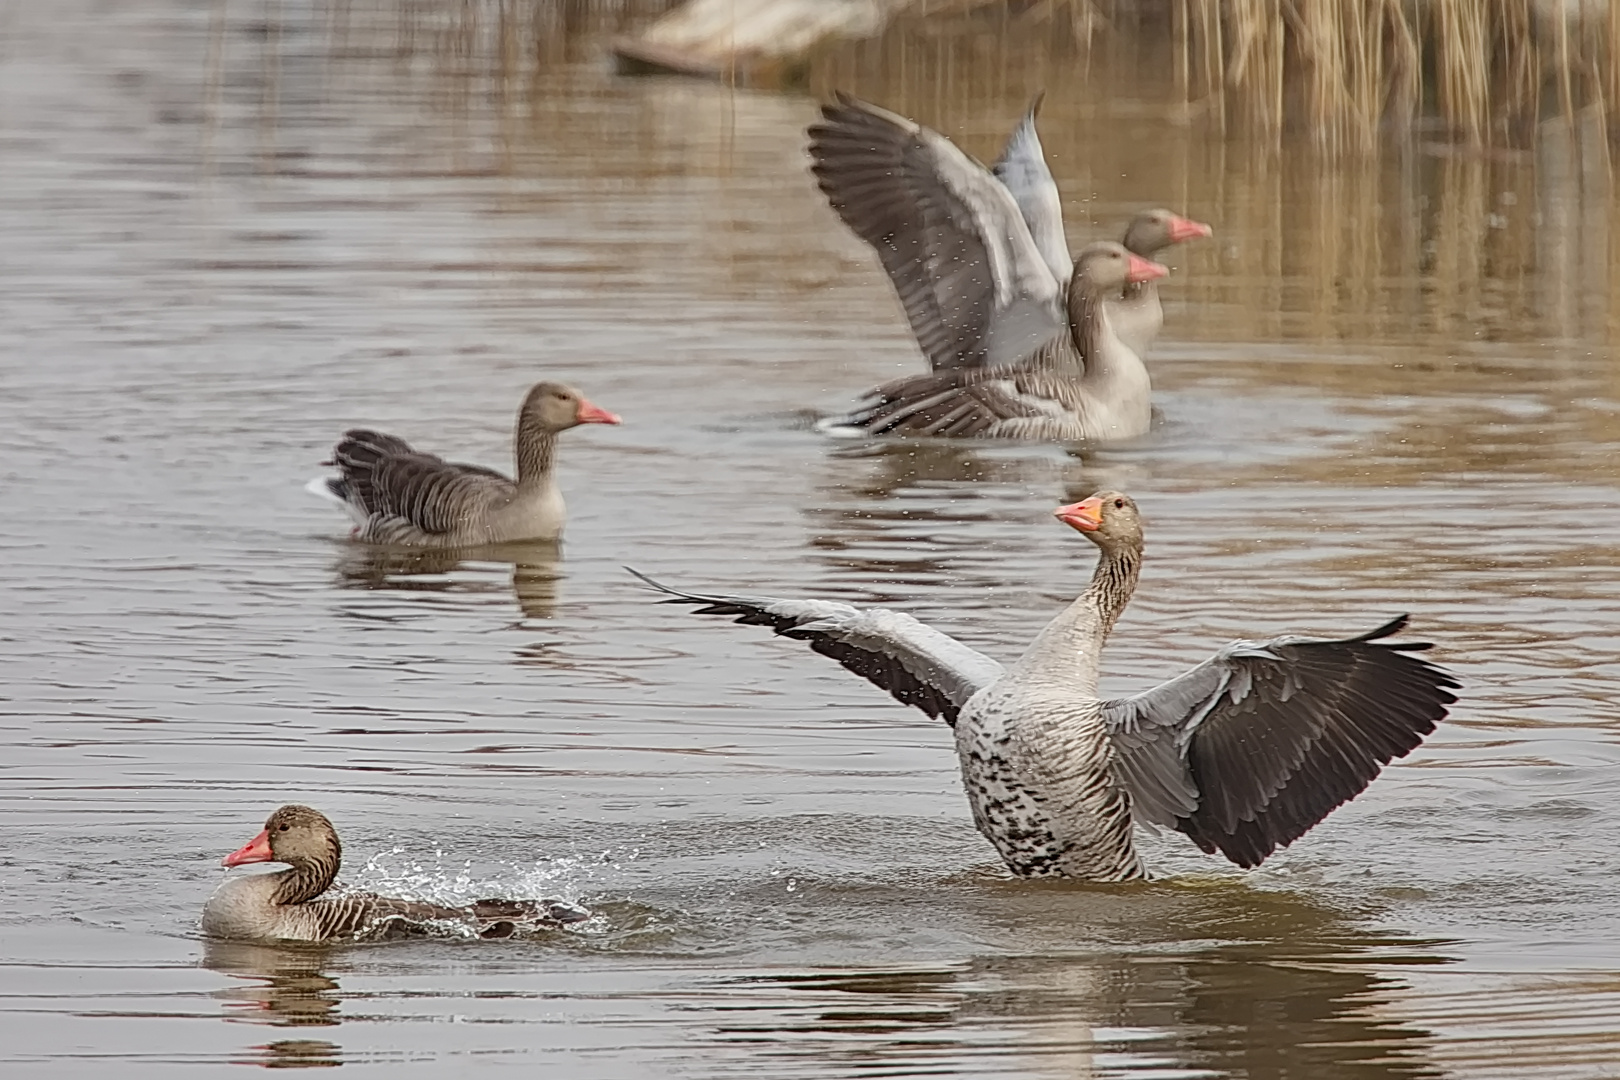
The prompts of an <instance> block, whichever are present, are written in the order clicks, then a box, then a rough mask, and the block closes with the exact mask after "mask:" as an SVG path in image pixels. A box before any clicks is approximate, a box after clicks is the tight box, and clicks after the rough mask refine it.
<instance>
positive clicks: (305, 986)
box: [202, 939, 343, 1068]
mask: <svg viewBox="0 0 1620 1080" xmlns="http://www.w3.org/2000/svg"><path fill="white" fill-rule="evenodd" d="M328 955H329V953H328V951H327V950H326V949H322V948H297V947H290V946H286V945H260V944H256V943H254V942H248V941H220V940H217V939H211V940H210V941H209V942H208V944H207V945H206V946H205V947H204V949H203V958H202V966H203V967H205V968H208V969H209V970H210V971H217V972H220V973H221V974H224V975H229V976H231V978H232V979H233V980H238V981H234V982H231V983H229V984H227V985H226V986H224V987H222V988H221V989H219V990H215V991H214V992H213V994H212V996H213V997H215V998H218V999H219V1000H221V1001H223V1002H224V1003H225V1007H226V1009H227V1010H229V1011H228V1013H227V1017H228V1019H231V1020H235V1021H247V1022H250V1023H259V1024H268V1025H270V1026H273V1027H335V1026H336V1025H338V1024H340V1023H342V1022H343V1018H342V1017H341V1016H340V1015H339V1014H338V1007H339V1006H340V1005H341V1004H342V1002H343V991H342V988H341V987H340V986H339V985H338V982H337V980H336V979H334V978H332V977H331V976H330V975H328V974H326V972H325V970H324V968H325V966H326V960H327V957H328ZM254 1049H256V1050H258V1051H260V1052H261V1054H262V1057H261V1058H260V1059H258V1062H257V1063H258V1064H261V1065H265V1066H268V1067H271V1068H277V1067H286V1068H297V1067H301V1066H326V1067H330V1066H333V1065H341V1064H342V1063H343V1051H342V1049H341V1048H340V1047H339V1046H338V1045H337V1044H336V1043H334V1042H329V1041H327V1040H325V1039H276V1040H273V1041H271V1042H268V1043H265V1044H264V1045H262V1046H258V1047H255V1048H254Z"/></svg>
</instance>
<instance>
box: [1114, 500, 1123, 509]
mask: <svg viewBox="0 0 1620 1080" xmlns="http://www.w3.org/2000/svg"><path fill="white" fill-rule="evenodd" d="M1114 509H1115V510H1123V509H1125V500H1124V499H1115V500H1114Z"/></svg>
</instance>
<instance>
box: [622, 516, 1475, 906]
mask: <svg viewBox="0 0 1620 1080" xmlns="http://www.w3.org/2000/svg"><path fill="white" fill-rule="evenodd" d="M1056 513H1057V516H1058V518H1059V520H1061V521H1063V522H1064V523H1065V524H1067V525H1070V526H1071V527H1073V528H1074V529H1076V530H1078V531H1080V532H1081V533H1082V534H1083V535H1085V536H1086V537H1087V538H1088V539H1090V540H1091V541H1092V542H1093V543H1095V544H1096V545H1097V547H1098V548H1099V550H1100V555H1099V557H1098V560H1097V569H1096V571H1095V573H1094V574H1093V575H1092V579H1091V585H1090V587H1089V588H1088V589H1086V591H1085V592H1084V593H1082V594H1081V595H1080V597H1079V598H1078V599H1077V600H1075V601H1074V603H1072V604H1071V605H1070V606H1069V607H1068V609H1067V610H1065V611H1064V612H1063V613H1062V614H1060V615H1058V616H1057V618H1055V619H1053V620H1052V622H1051V623H1049V624H1048V625H1047V627H1046V629H1044V630H1043V631H1041V633H1040V635H1039V636H1038V637H1037V638H1036V639H1035V642H1034V643H1033V644H1032V645H1031V646H1030V647H1029V648H1028V650H1027V651H1026V652H1025V653H1024V655H1023V657H1022V658H1021V659H1019V660H1018V661H1017V663H1015V664H1014V665H1013V666H1012V667H1010V668H1003V667H1002V665H1001V664H999V663H997V662H996V661H994V660H992V659H990V658H989V657H987V656H985V655H983V654H982V653H980V652H978V651H977V650H975V649H971V648H969V647H968V646H966V645H963V644H962V643H961V642H959V641H957V640H955V639H954V638H951V637H948V636H946V635H945V634H942V633H940V632H939V631H937V630H933V629H931V628H930V627H927V626H925V625H923V624H922V623H920V622H918V621H917V620H916V619H913V618H911V617H910V616H909V615H904V614H901V613H899V612H895V611H888V610H885V609H882V608H872V609H864V610H863V609H861V608H856V607H853V606H851V605H849V604H843V603H836V602H831V601H823V600H802V599H779V598H776V597H765V596H736V595H726V594H699V593H687V592H680V591H677V590H674V589H669V588H666V587H664V586H662V585H658V584H657V583H656V582H651V581H650V579H644V580H648V581H649V584H653V585H654V586H655V587H657V588H659V589H661V590H663V591H664V592H667V593H669V594H670V595H671V596H672V597H673V599H671V600H669V601H666V602H667V603H695V604H698V605H700V607H699V614H714V615H734V616H737V617H738V618H737V621H739V622H745V623H759V624H763V625H766V626H770V627H772V628H773V629H774V630H776V632H777V633H779V634H784V635H786V636H788V637H794V638H799V639H802V640H806V641H808V642H810V644H811V647H812V648H813V649H815V650H816V651H817V652H820V653H822V654H823V655H826V656H830V657H832V658H833V659H835V660H837V661H838V662H839V663H841V664H843V665H844V666H845V667H846V668H848V669H849V670H851V671H853V672H855V673H856V674H858V675H862V676H864V677H865V678H867V679H868V680H870V681H871V682H873V683H875V684H877V685H878V686H880V687H882V688H883V689H885V690H888V691H889V692H890V693H891V694H893V695H894V697H895V698H896V699H897V700H899V701H900V702H902V703H904V704H907V705H915V706H917V707H918V708H920V709H922V710H923V711H924V712H926V713H927V714H928V715H930V716H939V717H943V718H944V719H945V720H946V721H947V722H948V723H950V724H951V725H952V726H953V727H954V728H955V729H956V749H957V755H958V757H959V758H960V762H961V768H962V779H963V783H964V786H965V787H966V789H967V795H968V802H969V803H970V805H971V806H972V809H973V819H974V822H975V824H977V825H978V827H979V831H980V832H981V833H983V834H984V836H985V837H986V838H987V839H988V840H989V841H990V842H991V843H992V844H994V845H995V847H996V850H997V851H999V852H1000V853H1001V857H1002V859H1003V860H1004V861H1005V862H1006V864H1007V866H1008V867H1009V868H1010V869H1011V870H1012V871H1013V873H1015V874H1017V875H1019V876H1021V877H1068V878H1077V879H1081V880H1087V881H1129V880H1133V879H1138V878H1142V877H1145V876H1146V870H1145V869H1144V867H1143V865H1142V861H1141V859H1140V858H1139V857H1138V855H1137V851H1136V845H1135V841H1134V837H1133V830H1132V826H1133V824H1134V823H1136V822H1142V823H1148V824H1153V825H1159V826H1164V827H1167V828H1174V829H1176V830H1178V831H1180V832H1183V833H1185V834H1186V835H1187V836H1188V837H1190V838H1191V839H1192V840H1193V842H1194V843H1196V844H1197V845H1198V846H1199V847H1200V848H1201V849H1203V850H1204V851H1206V852H1210V853H1214V852H1216V851H1219V852H1220V853H1221V854H1223V855H1225V856H1226V857H1227V858H1228V859H1230V860H1231V861H1233V862H1235V863H1237V864H1238V865H1239V866H1245V867H1250V866H1258V865H1259V864H1260V863H1261V862H1262V861H1263V860H1264V859H1265V858H1266V857H1267V856H1269V855H1270V854H1271V853H1272V852H1273V851H1275V850H1276V849H1277V848H1278V847H1280V846H1285V845H1287V844H1289V843H1292V842H1293V841H1294V840H1297V839H1299V838H1300V837H1301V836H1303V835H1305V833H1306V832H1308V831H1309V830H1310V829H1311V828H1312V827H1314V826H1315V825H1316V824H1317V823H1318V822H1319V821H1321V820H1322V819H1323V818H1325V817H1326V816H1327V815H1328V814H1329V813H1331V812H1332V811H1333V810H1334V809H1335V808H1336V807H1338V806H1340V805H1342V804H1343V803H1345V802H1348V801H1349V800H1351V799H1353V798H1355V797H1356V796H1357V795H1358V794H1360V793H1361V792H1362V791H1363V790H1364V789H1365V788H1366V787H1367V785H1368V784H1369V783H1371V782H1372V780H1373V779H1374V778H1375V777H1376V776H1377V775H1378V774H1379V772H1380V771H1381V770H1382V768H1383V766H1384V765H1385V764H1387V763H1388V762H1389V761H1390V760H1391V759H1392V758H1395V757H1401V756H1404V755H1405V754H1407V753H1408V752H1410V751H1411V750H1412V749H1413V748H1414V747H1416V746H1417V745H1418V744H1419V743H1420V742H1422V741H1423V737H1424V736H1425V735H1427V734H1428V733H1429V732H1431V731H1433V730H1434V727H1435V725H1436V724H1437V723H1438V722H1439V721H1440V720H1441V719H1443V718H1444V717H1445V715H1446V707H1447V706H1448V705H1449V704H1450V703H1451V702H1453V701H1455V700H1456V699H1455V697H1453V696H1452V694H1451V693H1450V692H1449V689H1450V688H1453V687H1456V686H1457V685H1458V684H1457V682H1456V680H1455V679H1453V678H1452V677H1451V676H1450V675H1448V674H1447V673H1445V672H1444V671H1441V670H1440V669H1438V668H1435V667H1433V666H1431V665H1429V664H1427V663H1425V662H1423V661H1421V660H1418V659H1416V658H1414V657H1412V656H1411V655H1409V654H1410V653H1412V652H1417V651H1421V650H1423V649H1427V648H1428V647H1429V646H1428V645H1427V644H1421V643H1400V644H1394V643H1387V642H1385V641H1384V640H1383V639H1385V638H1388V637H1390V636H1391V635H1393V634H1395V633H1396V632H1398V631H1399V630H1400V629H1401V627H1402V626H1404V625H1405V622H1406V620H1405V618H1404V617H1403V618H1400V619H1396V620H1394V621H1392V622H1390V623H1388V624H1386V625H1384V626H1381V627H1379V628H1377V629H1375V630H1373V631H1371V632H1370V633H1367V634H1363V635H1360V636H1358V637H1353V638H1349V639H1346V640H1341V641H1313V640H1307V639H1303V638H1276V639H1273V640H1271V641H1267V642H1259V643H1256V642H1235V643H1233V644H1231V645H1228V646H1226V647H1225V648H1223V649H1221V650H1220V651H1219V652H1217V653H1216V654H1215V656H1213V657H1212V658H1210V659H1209V660H1207V661H1205V662H1204V663H1203V664H1200V665H1199V666H1197V667H1195V668H1193V669H1192V670H1191V671H1189V672H1187V673H1185V674H1184V675H1181V676H1180V677H1178V678H1174V679H1171V680H1170V681H1168V682H1165V683H1163V684H1161V685H1159V686H1157V687H1155V688H1154V689H1151V690H1148V691H1145V692H1143V693H1141V694H1138V695H1136V696H1135V697H1131V698H1124V699H1120V700H1115V701H1104V700H1102V699H1101V698H1099V697H1098V696H1097V678H1098V668H1099V664H1100V660H1101V653H1102V647H1103V644H1104V642H1105V641H1106V640H1107V638H1108V635H1109V633H1110V631H1111V630H1112V629H1113V627H1114V623H1115V622H1116V621H1117V620H1118V618H1119V616H1120V614H1121V613H1122V612H1123V611H1124V609H1125V605H1126V604H1127V603H1128V602H1129V601H1130V598H1131V594H1132V593H1133V592H1134V591H1135V589H1136V581H1137V575H1138V573H1139V571H1140V569H1141V564H1142V546H1143V537H1142V528H1141V521H1140V519H1139V517H1138V516H1137V511H1136V504H1135V503H1134V502H1132V501H1131V500H1130V499H1129V498H1128V497H1127V496H1125V495H1122V494H1120V493H1118V492H1104V493H1101V494H1098V495H1095V496H1093V497H1092V498H1090V499H1087V500H1085V501H1084V502H1081V503H1076V504H1074V505H1072V506H1065V507H1062V508H1060V509H1059V510H1058V511H1057V512H1056Z"/></svg>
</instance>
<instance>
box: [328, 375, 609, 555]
mask: <svg viewBox="0 0 1620 1080" xmlns="http://www.w3.org/2000/svg"><path fill="white" fill-rule="evenodd" d="M618 422H619V418H618V417H617V416H615V415H613V414H612V413H610V412H608V411H607V410H606V409H600V408H597V407H596V406H595V405H592V404H591V403H590V402H589V401H586V400H585V397H584V396H583V395H582V394H580V392H579V391H577V390H575V389H574V388H573V387H570V386H564V385H562V384H561V383H553V382H542V383H536V384H535V385H534V387H533V388H532V389H530V390H529V393H528V395H527V396H526V397H524V399H523V405H522V407H521V408H520V409H519V410H518V418H517V425H516V427H515V428H514V430H513V435H512V453H513V457H514V458H515V459H516V461H517V479H516V480H512V479H509V478H507V477H506V476H503V475H502V474H500V473H498V472H496V471H495V470H493V469H486V468H484V467H483V466H481V465H458V464H456V463H454V462H449V461H445V460H444V459H443V458H441V457H437V456H435V455H433V454H426V453H422V452H421V451H418V450H413V449H412V448H411V446H410V444H409V443H407V442H406V441H405V440H404V439H401V438H398V437H397V436H394V435H385V434H383V433H381V432H377V431H370V430H367V429H363V428H355V429H354V430H352V431H348V432H345V433H344V435H343V439H342V440H341V441H340V442H339V443H338V444H337V447H336V448H335V449H334V450H333V451H332V460H331V461H328V462H325V463H324V464H327V465H336V466H337V467H338V468H339V469H340V470H341V471H342V474H343V475H342V476H339V477H335V478H332V477H317V478H316V479H314V480H311V481H310V482H309V485H308V488H309V490H310V491H311V492H313V493H314V494H316V495H319V496H321V497H322V498H326V499H330V500H332V501H334V502H337V503H339V504H340V505H342V506H343V508H344V509H345V510H347V511H348V512H349V515H350V516H351V517H353V518H354V520H355V522H356V524H355V527H354V531H353V533H352V535H353V536H354V538H355V539H357V540H365V541H369V542H371V543H380V544H400V545H406V546H410V547H445V548H451V547H466V546H469V545H474V544H501V543H506V542H508V541H512V540H555V539H557V538H558V537H559V536H561V535H562V530H563V523H564V521H565V520H566V519H567V510H566V508H565V507H564V506H563V499H562V493H561V492H560V491H558V489H557V480H556V477H555V475H554V472H553V468H552V466H553V463H554V461H555V459H556V452H557V436H558V435H559V434H561V433H562V432H564V431H567V430H568V429H569V428H572V427H578V426H579V425H580V424H617V423H618Z"/></svg>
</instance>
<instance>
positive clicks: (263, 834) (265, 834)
mask: <svg viewBox="0 0 1620 1080" xmlns="http://www.w3.org/2000/svg"><path fill="white" fill-rule="evenodd" d="M275 861H276V857H275V856H274V855H273V854H271V853H270V830H269V829H260V830H259V835H258V836H255V837H254V838H253V839H251V840H249V841H248V842H247V843H245V844H243V845H242V846H241V847H239V848H237V849H236V850H235V851H233V852H231V853H230V854H229V855H227V856H225V857H224V858H223V859H221V860H220V865H221V866H243V865H245V864H247V863H256V862H275Z"/></svg>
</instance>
